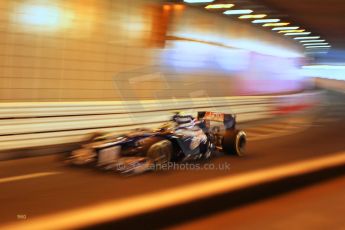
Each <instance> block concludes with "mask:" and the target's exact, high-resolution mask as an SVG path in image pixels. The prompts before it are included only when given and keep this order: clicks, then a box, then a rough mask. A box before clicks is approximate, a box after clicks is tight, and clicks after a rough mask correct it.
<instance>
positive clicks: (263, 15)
mask: <svg viewBox="0 0 345 230" xmlns="http://www.w3.org/2000/svg"><path fill="white" fill-rule="evenodd" d="M266 16H267V14H249V15H242V16H240V17H238V18H239V19H249V18H264V17H266Z"/></svg>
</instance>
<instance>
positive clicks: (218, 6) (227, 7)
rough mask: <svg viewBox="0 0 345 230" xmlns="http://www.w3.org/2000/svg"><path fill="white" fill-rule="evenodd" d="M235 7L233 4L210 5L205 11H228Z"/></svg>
mask: <svg viewBox="0 0 345 230" xmlns="http://www.w3.org/2000/svg"><path fill="white" fill-rule="evenodd" d="M233 6H235V5H234V4H212V5H208V6H205V9H229V8H231V7H233Z"/></svg>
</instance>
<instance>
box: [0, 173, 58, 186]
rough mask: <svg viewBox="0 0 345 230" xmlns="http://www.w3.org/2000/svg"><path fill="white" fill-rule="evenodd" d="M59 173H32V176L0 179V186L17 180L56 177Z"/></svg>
mask: <svg viewBox="0 0 345 230" xmlns="http://www.w3.org/2000/svg"><path fill="white" fill-rule="evenodd" d="M60 173H61V172H40V173H32V174H26V175H21V176H12V177H5V178H0V184H1V183H7V182H13V181H19V180H26V179H32V178H38V177H45V176H51V175H56V174H60Z"/></svg>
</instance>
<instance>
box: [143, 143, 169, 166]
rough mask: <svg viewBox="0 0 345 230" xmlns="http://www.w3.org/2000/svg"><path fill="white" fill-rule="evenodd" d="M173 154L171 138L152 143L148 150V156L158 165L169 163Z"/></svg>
mask: <svg viewBox="0 0 345 230" xmlns="http://www.w3.org/2000/svg"><path fill="white" fill-rule="evenodd" d="M172 154H173V146H172V143H171V142H170V141H169V140H162V141H159V142H157V143H155V144H153V145H151V147H150V148H149V150H148V151H147V157H148V158H150V159H151V160H152V161H153V163H154V164H155V165H156V166H158V165H162V164H165V163H168V162H169V161H170V160H171V157H172Z"/></svg>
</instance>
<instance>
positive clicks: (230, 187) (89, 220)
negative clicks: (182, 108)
mask: <svg viewBox="0 0 345 230" xmlns="http://www.w3.org/2000/svg"><path fill="white" fill-rule="evenodd" d="M344 164H345V152H340V153H336V154H334V155H332V156H326V157H319V158H316V159H312V160H304V161H300V162H297V163H290V164H286V165H281V166H277V167H272V168H268V169H262V170H257V171H252V172H250V173H243V174H240V175H238V176H232V177H223V178H221V179H215V180H210V181H205V182H200V183H196V184H191V185H187V186H183V187H178V188H172V189H169V190H166V191H161V192H153V193H150V194H148V195H141V196H137V197H132V198H126V199H122V200H115V201H108V202H106V203H104V204H99V205H95V206H92V207H86V208H80V209H77V210H72V211H67V212H64V213H58V214H54V215H51V216H45V217H41V218H36V219H33V220H28V221H26V222H23V223H19V224H10V225H7V226H3V227H2V229H3V230H14V229H15V230H26V229H27V230H29V229H30V230H31V229H36V230H40V229H42V230H43V229H50V228H51V226H54V228H56V229H75V228H81V227H85V226H88V225H93V224H97V223H102V222H105V221H110V220H112V221H114V220H119V219H121V218H125V217H129V216H133V215H136V214H140V213H144V212H148V211H153V210H156V209H161V208H166V207H171V206H174V205H178V204H183V203H187V202H190V201H193V200H197V199H200V198H205V197H209V196H212V195H217V194H221V193H224V192H229V191H235V190H237V189H241V188H246V187H250V186H253V185H258V184H263V183H268V182H272V181H276V180H279V179H283V178H289V177H293V176H296V175H302V174H306V173H312V172H316V171H319V170H323V169H327V168H331V167H336V166H341V165H344Z"/></svg>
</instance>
